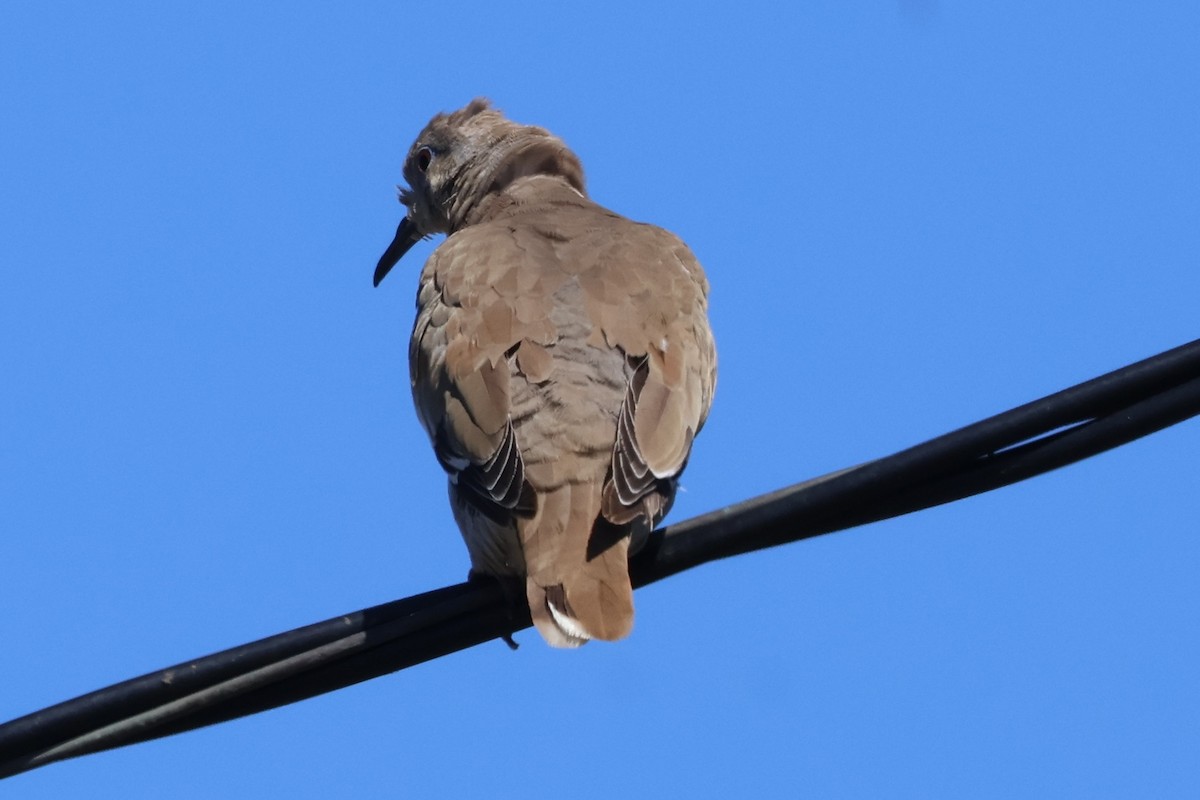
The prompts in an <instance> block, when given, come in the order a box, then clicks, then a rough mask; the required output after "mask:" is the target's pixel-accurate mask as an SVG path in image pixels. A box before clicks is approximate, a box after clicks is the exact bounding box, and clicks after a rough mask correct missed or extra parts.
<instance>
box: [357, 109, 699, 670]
mask: <svg viewBox="0 0 1200 800" xmlns="http://www.w3.org/2000/svg"><path fill="white" fill-rule="evenodd" d="M403 174H404V179H405V181H406V182H407V184H408V188H401V189H400V201H401V203H402V204H403V206H404V207H405V211H406V213H405V215H404V217H403V219H402V220H401V222H400V225H399V227H398V228H397V230H396V236H395V239H394V240H393V241H392V243H391V245H390V246H389V247H388V248H387V250H386V252H385V253H384V254H383V256H382V258H381V259H380V260H379V264H378V266H377V267H376V270H375V276H374V282H375V285H376V286H378V285H379V282H380V281H381V280H383V278H384V277H385V276H386V275H387V274H388V272H389V271H390V270H391V268H392V267H393V266H394V265H395V264H396V263H397V262H398V261H399V260H400V259H401V258H402V257H403V256H404V254H405V253H406V252H407V251H408V250H409V249H410V248H411V247H412V245H413V244H414V243H416V242H417V241H419V240H420V239H422V238H425V237H428V236H431V235H434V234H445V235H446V239H445V240H444V241H443V242H442V243H441V244H440V245H439V246H438V247H437V248H436V249H435V250H434V251H433V254H432V255H431V256H430V257H429V259H428V261H427V262H426V264H425V267H424V269H423V270H422V272H421V276H420V279H419V282H418V289H417V314H416V320H415V323H414V325H413V331H412V338H411V341H410V345H409V373H410V379H411V384H412V395H413V401H414V404H415V406H416V410H417V416H418V417H419V419H420V422H421V425H422V426H423V427H424V429H425V431H426V433H427V434H428V435H429V439H430V441H431V443H432V445H433V449H434V453H435V455H436V457H437V460H438V462H439V463H440V464H441V467H442V468H443V469H444V470H445V471H446V473H447V475H448V476H449V495H450V506H451V509H452V511H453V515H454V518H455V521H456V522H457V524H458V527H459V529H460V530H461V532H462V536H463V540H464V541H465V543H466V546H467V551H468V553H469V555H470V560H471V574H472V576H473V577H474V576H494V577H496V578H499V579H501V580H502V581H506V580H507V581H510V582H513V583H514V584H515V585H518V586H519V585H521V582H523V589H524V594H525V600H526V601H527V602H528V604H529V612H530V616H531V618H532V620H533V623H534V625H535V626H536V628H537V630H538V632H539V633H540V634H541V636H542V637H543V638H544V639H545V640H546V642H548V643H549V644H550V645H552V646H555V647H577V646H579V645H581V644H584V643H585V642H587V641H589V640H591V639H599V640H607V641H613V640H617V639H621V638H623V637H625V636H626V635H628V634H629V632H630V630H631V628H632V626H633V615H634V612H633V589H632V586H631V584H630V579H629V556H630V555H631V553H633V552H636V550H637V548H638V547H640V546H641V545H642V543H644V541H645V539H646V536H647V534H648V533H649V531H650V530H652V529H653V528H654V526H656V525H657V524H658V523H659V521H660V520H661V519H662V518H663V516H664V515H665V514H666V513H667V512H668V510H669V509H670V507H671V504H672V502H673V500H674V497H675V492H676V489H677V486H678V482H679V478H680V475H681V473H682V472H683V469H684V467H685V466H686V464H687V461H688V457H689V455H690V453H691V449H692V443H693V440H694V438H695V436H696V434H698V433H699V432H700V429H701V428H702V427H703V425H704V422H705V419H706V418H707V416H708V412H709V408H710V406H711V405H712V399H713V391H714V389H715V385H716V348H715V344H714V341H713V336H712V332H711V329H710V327H709V322H708V290H709V287H708V281H707V279H706V277H705V275H704V271H703V270H702V269H701V267H700V264H699V262H698V261H697V260H696V258H695V256H694V255H693V254H692V252H691V250H689V249H688V247H687V245H685V244H684V243H683V242H682V241H681V240H680V239H679V238H678V237H676V236H675V235H674V234H672V233H669V232H668V231H666V230H664V229H662V228H658V227H655V226H653V225H649V224H645V223H639V222H633V221H631V220H629V219H626V218H625V217H622V216H620V215H618V214H616V213H614V212H612V211H609V210H608V209H606V208H604V207H603V206H600V205H598V204H597V203H595V202H593V201H592V200H591V199H590V198H589V197H588V194H587V191H586V189H585V186H584V175H583V167H582V165H581V163H580V160H579V158H578V157H577V156H576V155H575V153H573V152H572V151H571V150H570V149H568V147H567V146H566V144H564V143H563V141H562V140H561V139H559V138H558V137H556V136H554V135H553V134H551V133H550V132H549V131H547V130H545V129H543V128H540V127H535V126H531V125H522V124H519V123H516V122H513V121H511V120H509V119H507V118H506V117H505V116H504V115H503V114H502V113H501V112H500V111H498V110H496V109H494V108H492V107H491V105H490V103H489V102H488V101H487V100H484V99H476V100H474V101H472V102H471V103H469V104H468V105H467V106H465V107H464V108H461V109H459V110H457V111H454V112H452V113H441V114H438V115H436V116H434V117H433V119H432V120H431V121H430V122H429V124H428V125H426V126H425V128H424V130H422V131H421V133H420V135H419V136H418V137H417V139H416V141H415V142H414V143H413V145H412V147H411V148H410V149H409V151H408V155H407V157H406V159H405V162H404V168H403ZM518 596H519V595H518Z"/></svg>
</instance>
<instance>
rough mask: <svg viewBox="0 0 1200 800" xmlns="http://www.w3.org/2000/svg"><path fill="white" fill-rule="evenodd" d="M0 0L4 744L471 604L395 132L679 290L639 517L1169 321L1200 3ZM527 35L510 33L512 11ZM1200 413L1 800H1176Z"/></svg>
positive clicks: (926, 430) (886, 431)
mask: <svg viewBox="0 0 1200 800" xmlns="http://www.w3.org/2000/svg"><path fill="white" fill-rule="evenodd" d="M586 6H587V8H586V10H579V9H577V8H575V7H574V6H573V5H571V4H565V3H552V2H527V3H521V4H502V3H496V2H486V3H476V2H462V3H452V4H442V5H438V4H410V3H380V2H363V3H342V4H332V5H331V4H325V3H322V4H314V3H296V4H289V5H288V6H287V7H286V11H284V10H283V8H284V7H283V6H269V5H265V4H253V3H230V2H210V3H199V4H196V3H192V4H173V3H149V2H142V3H124V4H105V3H55V2H41V3H27V2H10V3H5V4H4V5H3V8H2V9H0V98H2V99H3V109H4V113H3V116H4V121H3V123H2V124H0V154H2V155H0V163H2V164H3V167H2V170H0V171H2V175H3V178H2V180H0V254H2V255H0V262H2V264H3V266H2V269H3V275H4V280H3V288H2V289H0V374H2V375H3V379H2V381H0V532H2V539H0V543H2V544H0V609H3V613H0V642H3V645H2V648H3V655H2V658H0V719H2V720H6V719H11V718H13V717H16V716H19V715H21V714H25V713H28V712H30V711H33V710H35V709H38V708H41V707H43V706H46V705H50V704H52V703H55V702H58V701H61V700H65V699H67V698H70V697H73V696H75V695H78V694H81V693H83V692H86V691H89V690H92V689H96V688H99V687H101V686H105V685H108V684H110V683H113V682H116V681H119V680H122V679H125V678H129V677H132V676H135V675H139V674H142V673H144V672H147V671H150V670H153V669H157V668H160V667H164V666H167V665H170V664H174V663H176V662H180V661H183V660H186V659H188V658H191V657H195V656H200V655H204V654H207V653H210V652H212V651H214V650H218V649H221V648H225V647H228V646H232V645H236V644H240V643H243V642H246V641H249V640H251V639H256V638H259V637H262V636H265V635H269V634H273V633H276V632H279V631H282V630H286V629H290V628H293V627H296V626H299V625H303V624H306V623H309V622H312V621H316V620H319V619H325V618H328V617H331V616H334V615H336V614H339V613H342V612H346V611H351V610H355V609H358V608H361V607H364V606H368V605H373V604H376V603H381V602H385V601H388V600H392V599H394V598H397V597H403V596H407V595H410V594H414V593H417V592H420V591H424V590H427V589H431V588H436V587H438V586H442V585H446V584H449V583H456V582H458V581H460V580H462V579H463V578H464V577H465V575H466V571H467V557H466V551H465V549H464V548H463V546H462V543H461V541H460V540H459V536H458V533H457V530H456V529H455V527H454V524H453V521H452V519H451V517H450V514H449V511H448V508H447V504H446V499H445V492H444V489H443V485H444V478H443V475H442V473H441V472H440V470H439V468H438V466H437V464H436V462H435V461H434V459H433V456H432V453H431V451H430V448H429V446H428V443H427V442H426V440H425V438H424V434H423V432H422V431H421V429H420V427H419V425H418V424H417V421H416V418H415V416H414V413H413V410H412V407H411V401H410V398H409V393H408V387H407V372H406V370H407V367H406V357H407V356H406V350H407V339H408V333H409V329H410V325H411V323H412V317H413V297H414V291H415V286H416V276H417V272H418V270H419V267H420V264H421V262H422V260H423V259H424V258H425V257H426V256H427V255H428V253H429V252H430V251H431V248H432V246H433V245H432V244H428V245H422V246H420V247H418V248H417V249H415V250H414V251H413V253H411V254H410V255H409V257H408V258H406V259H405V261H403V262H402V263H401V265H400V266H399V267H398V268H397V269H396V270H395V271H394V272H393V273H392V275H391V277H390V278H389V279H388V281H386V282H385V283H384V284H383V286H382V287H381V288H379V289H372V288H371V271H372V268H373V267H374V264H375V261H376V259H377V258H378V256H379V254H380V253H381V252H382V249H383V248H384V247H385V246H386V245H387V243H388V242H389V241H390V239H391V236H392V233H393V231H394V229H395V225H396V222H397V221H398V219H399V214H400V213H401V211H400V206H399V205H398V204H397V202H396V199H395V188H394V186H395V184H396V183H397V182H398V181H399V180H400V166H401V162H402V158H403V155H404V153H405V151H406V149H407V147H408V145H409V143H410V142H411V140H412V138H413V137H414V136H415V134H416V133H417V132H418V131H419V130H420V128H421V127H422V126H423V125H424V123H425V122H426V121H427V120H428V118H429V117H430V116H431V115H432V114H433V113H435V112H437V111H439V110H448V109H452V108H456V107H458V106H460V105H462V104H464V103H465V102H466V101H468V100H470V99H471V98H472V97H474V96H476V95H486V96H489V97H491V98H492V99H493V100H494V101H495V102H496V104H497V105H499V106H500V107H501V108H503V109H504V110H506V111H507V112H508V113H509V114H510V115H511V116H512V117H513V118H515V119H517V120H520V121H523V122H530V123H537V124H540V125H544V126H546V127H548V128H550V129H551V130H553V131H554V132H556V133H557V134H559V135H560V136H562V137H563V138H564V139H565V140H566V141H567V142H568V143H569V144H570V145H571V146H572V147H573V148H574V149H575V150H576V151H577V152H578V153H579V155H580V157H581V158H582V160H583V163H584V165H585V166H586V168H587V170H588V176H589V186H590V189H591V192H592V194H593V196H594V197H595V198H596V199H597V200H598V201H600V202H601V203H604V204H606V205H608V206H610V207H612V208H613V209H615V210H617V211H619V212H620V213H623V214H625V215H627V216H630V217H633V218H635V219H639V220H647V221H651V222H655V223H657V224H659V225H662V226H664V227H667V228H669V229H671V230H673V231H675V232H676V233H678V234H679V235H680V236H682V237H683V239H684V240H686V241H687V242H688V243H689V244H690V245H691V246H692V248H693V249H694V250H695V252H696V254H697V255H698V256H699V258H700V260H701V262H702V263H703V264H704V265H705V266H706V268H707V270H708V274H709V277H710V279H711V282H712V321H713V326H714V328H715V330H716V334H717V341H718V347H719V351H720V357H721V374H720V381H719V386H718V390H717V398H716V405H715V408H714V411H713V414H712V416H711V418H710V420H709V425H708V427H707V428H706V429H705V430H704V432H703V433H702V435H701V436H700V438H699V439H698V441H697V444H696V449H695V451H694V454H693V459H692V462H691V465H690V467H689V470H688V472H687V474H686V476H685V481H684V486H685V490H686V491H685V492H684V493H683V494H681V496H680V499H679V502H678V503H677V505H676V507H675V510H674V512H673V515H672V518H673V519H675V520H680V519H685V518H687V517H689V516H692V515H695V514H698V513H700V512H703V511H707V510H709V509H713V508H717V507H720V506H723V505H725V504H727V503H730V502H733V501H736V500H740V499H743V498H746V497H750V496H753V495H756V494H760V493H763V492H766V491H768V490H772V489H775V488H778V487H780V486H784V485H787V484H790V483H794V482H797V481H800V480H803V479H806V478H809V477H812V476H815V475H818V474H822V473H825V472H828V471H831V470H834V469H838V468H841V467H844V466H848V465H851V464H855V463H858V462H861V461H864V460H867V459H870V458H874V457H877V456H882V455H886V454H889V453H891V452H894V451H895V450H898V449H900V448H903V447H906V446H908V445H911V444H915V443H917V442H920V441H923V440H925V439H927V438H929V437H931V436H934V435H937V434H940V433H943V432H945V431H948V430H951V429H953V428H956V427H959V426H961V425H963V424H966V423H969V422H973V421H975V420H977V419H979V418H982V417H984V416H987V415H990V414H993V413H996V412H999V411H1002V410H1005V409H1007V408H1009V407H1011V406H1014V405H1017V404H1019V403H1022V402H1025V401H1027V400H1031V399H1034V398H1036V397H1040V396H1042V395H1044V394H1048V393H1050V392H1052V391H1055V390H1057V389H1060V388H1063V387H1065V386H1068V385H1070V384H1074V383H1077V382H1079V381H1081V380H1084V379H1087V378H1090V377H1093V376H1095V375H1098V374H1100V373H1102V372H1106V371H1108V370H1111V369H1114V368H1117V367H1120V366H1122V365H1124V364H1126V363H1129V362H1131V361H1134V360H1136V359H1139V358H1142V357H1145V356H1149V355H1152V354H1154V353H1157V352H1159V351H1161V350H1165V349H1167V348H1170V347H1173V346H1175V345H1178V344H1182V343H1184V342H1187V341H1189V340H1192V339H1195V338H1196V337H1197V336H1200V225H1198V221H1200V159H1198V158H1197V155H1198V147H1200V46H1198V44H1197V43H1198V42H1200V6H1198V5H1196V4H1194V3H1181V2H1154V0H1148V1H1147V2H1140V3H1134V4H1113V3H1107V4H1103V3H1102V4H1098V3H1092V2H1061V3H1033V2H1027V3H1001V4H989V3H965V2H948V1H947V0H943V1H942V2H937V0H924V1H923V2H922V1H921V0H908V1H907V2H897V1H896V0H892V1H890V2H889V1H885V0H878V1H877V2H870V3H865V2H836V3H835V2H823V3H791V4H786V3H756V2H744V3H739V4H730V3H723V4H715V3H714V4H703V3H699V4H697V3H687V4H684V3H677V4H662V5H655V4H648V3H624V2H606V3H592V4H586ZM517 8H519V9H520V10H519V11H518V10H515V9H517ZM1198 452H1200V424H1198V423H1197V422H1195V421H1192V422H1188V423H1184V424H1182V425H1180V426H1178V427H1176V428H1172V429H1169V430H1167V431H1165V432H1162V433H1159V434H1157V435H1154V436H1152V437H1150V438H1149V439H1146V440H1143V441H1140V442H1137V443H1135V444H1132V445H1130V446H1128V447H1125V448H1122V449H1121V450H1119V451H1116V452H1112V453H1109V454H1106V455H1104V456H1101V457H1098V458H1096V459H1093V460H1091V461H1088V462H1086V463H1083V464H1081V465H1077V466H1074V467H1071V468H1068V469H1066V470H1063V471H1060V472H1058V473H1055V474H1052V475H1049V476H1046V477H1042V478H1038V479H1035V480H1033V481H1031V482H1029V483H1027V484H1022V485H1019V486H1015V487H1012V488H1008V489H1004V490H1001V491H998V492H995V493H992V494H989V495H986V496H982V497H977V498H974V499H971V500H967V501H964V502H960V503H956V504H953V505H950V506H947V507H943V508H938V509H934V510H931V511H927V512H924V513H919V514H915V515H913V516H910V517H907V518H904V519H899V520H893V521H888V522H884V523H880V524H876V525H872V526H869V527H866V528H863V529H859V530H856V531H851V532H847V533H841V534H837V535H834V536H828V537H823V538H820V539H817V540H813V541H809V542H804V543H800V544H796V545H792V546H788V547H784V548H781V549H776V550H773V551H769V552H763V553H757V554H754V555H751V556H747V557H742V558H738V559H734V560H731V561H727V562H723V563H719V564H713V565H709V566H706V567H703V568H700V569H698V570H695V571H693V572H691V573H686V574H683V575H680V576H677V577H675V578H673V579H671V580H669V581H665V582H663V583H660V584H657V585H655V586H653V587H650V588H648V589H646V590H643V591H640V592H638V594H637V604H638V619H637V626H636V629H635V631H634V634H633V635H632V637H631V638H629V639H628V640H626V641H624V642H621V643H619V644H616V645H609V646H604V645H601V644H593V645H589V646H587V647H585V648H583V649H582V650H581V651H575V652H558V651H551V650H549V649H548V648H546V647H544V646H543V645H542V644H541V643H540V641H539V640H538V639H537V637H536V635H535V634H533V633H532V632H526V633H524V634H521V635H520V636H519V639H520V641H521V642H522V644H523V646H522V647H521V649H520V650H519V651H518V652H517V653H515V654H514V653H511V652H509V650H508V649H507V648H506V647H505V646H504V645H503V644H501V643H499V642H495V643H489V644H486V645H483V646H480V647H477V648H475V649H473V650H470V651H467V652H464V653H459V654H456V655H453V656H450V657H447V658H444V659H441V660H439V661H435V662H432V663H428V664H425V665H422V666H419V667H417V668H414V669H411V670H408V671H406V672H402V673H399V674H396V675H392V676H389V677H386V678H383V679H379V680H375V681H371V682H369V683H366V684H362V685H359V686H356V687H353V688H351V689H348V690H345V691H341V692H337V693H334V694H332V695H327V696H324V697H321V698H319V699H316V700H311V701H308V702H304V703H301V704H298V705H295V706H291V707H288V708H285V709H282V710H277V711H273V712H269V713H266V714H263V715H260V716H257V717H254V718H251V719H246V720H242V721H238V722H234V723H231V724H226V725H221V726H218V727H215V728H209V729H206V730H204V731H200V732H197V733H190V734H186V735H183V736H178V737H174V738H171V739H168V740H164V741H158V742H154V743H150V744H146V745H139V746H136V747H133V748H129V749H125V750H120V751H116V752H112V753H106V754H102V755H98V756H89V757H87V758H84V759H80V760H76V761H72V762H68V763H64V764H57V765H54V766H51V767H49V768H47V769H44V770H39V771H36V772H33V773H29V774H26V775H23V776H20V777H17V778H14V779H11V780H10V781H6V782H4V783H3V784H2V785H0V794H3V795H4V796H5V797H8V796H13V797H21V798H56V799H57V798H64V797H89V798H118V797H119V798H142V797H147V798H150V797H154V798H160V797H170V798H213V797H233V798H240V797H294V798H327V797H356V798H358V797H434V796H454V795H464V794H465V793H466V792H467V791H480V792H482V791H486V792H487V795H488V796H492V797H530V796H534V797H543V796H559V797H579V798H592V797H595V798H609V799H611V798H618V797H620V798H626V797H652V796H654V797H719V796H756V797H757V796H765V797H799V796H806V797H822V798H824V797H850V798H855V797H862V798H878V797H997V798H1011V797H1055V798H1062V797H1088V798H1096V797H1133V796H1141V797H1197V796H1200V759H1198V757H1197V753H1198V752H1200V677H1198V676H1200V625H1198V622H1200V581H1198V580H1197V577H1198V575H1200V537H1198V536H1197V533H1198V527H1200V525H1198V523H1197V520H1198V518H1200V492H1198V491H1197V475H1196V455H1197V453H1198Z"/></svg>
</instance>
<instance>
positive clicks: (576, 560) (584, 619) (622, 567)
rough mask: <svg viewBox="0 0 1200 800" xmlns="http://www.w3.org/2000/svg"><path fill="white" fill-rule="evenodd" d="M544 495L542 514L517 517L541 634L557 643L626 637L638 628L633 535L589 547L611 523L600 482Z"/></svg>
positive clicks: (567, 644) (533, 613)
mask: <svg viewBox="0 0 1200 800" xmlns="http://www.w3.org/2000/svg"><path fill="white" fill-rule="evenodd" d="M539 494H540V497H539V503H538V509H537V512H536V513H535V514H534V515H533V516H532V517H531V518H529V519H527V520H519V521H518V522H517V525H518V529H519V531H520V534H521V544H522V546H523V549H524V551H525V567H526V571H527V579H526V593H527V597H528V600H529V611H530V615H531V616H532V617H533V622H534V625H536V626H537V629H538V632H539V633H541V635H542V638H544V639H545V640H546V641H547V642H548V643H549V644H551V645H553V646H555V647H578V646H580V645H581V644H583V643H585V642H586V641H587V640H589V639H603V640H606V641H613V640H616V639H621V638H623V637H625V636H627V635H628V634H629V632H630V630H632V628H633V587H632V585H631V584H630V582H629V537H628V536H618V537H610V536H606V537H605V538H606V539H607V540H608V541H606V542H605V544H608V546H607V547H604V548H603V549H600V550H599V551H598V552H595V548H593V552H589V546H588V545H589V542H590V541H591V540H592V536H593V533H594V532H599V531H598V530H596V529H599V528H604V527H605V526H607V523H605V522H604V521H603V520H601V519H600V485H599V484H598V483H592V482H583V483H567V484H563V485H562V486H560V487H557V488H555V489H551V490H549V491H546V492H544V493H539ZM608 527H611V526H608ZM604 533H605V534H611V531H610V530H608V529H605V530H604ZM609 541H611V544H609Z"/></svg>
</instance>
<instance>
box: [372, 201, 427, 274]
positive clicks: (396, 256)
mask: <svg viewBox="0 0 1200 800" xmlns="http://www.w3.org/2000/svg"><path fill="white" fill-rule="evenodd" d="M420 238H421V234H420V232H419V231H418V230H417V226H416V225H413V224H412V222H411V221H410V220H409V218H408V217H405V218H404V219H402V220H400V225H399V226H398V227H397V228H396V238H395V239H392V243H391V244H389V245H388V249H387V250H385V251H384V253H383V256H382V257H381V258H380V259H379V263H378V264H376V265H375V285H376V286H378V285H379V282H380V281H381V280H383V278H384V276H385V275H387V274H388V273H389V272H391V270H392V267H394V266H396V262H397V261H399V260H400V259H402V258H404V254H405V253H407V252H408V249H409V248H410V247H412V246H413V245H414V244H416V243H417V240H418V239H420Z"/></svg>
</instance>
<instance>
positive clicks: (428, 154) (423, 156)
mask: <svg viewBox="0 0 1200 800" xmlns="http://www.w3.org/2000/svg"><path fill="white" fill-rule="evenodd" d="M431 161H433V150H431V149H429V148H428V147H422V148H421V149H420V150H418V151H417V170H418V171H419V172H420V173H421V174H422V175H424V174H425V170H427V169H429V162H431Z"/></svg>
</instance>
